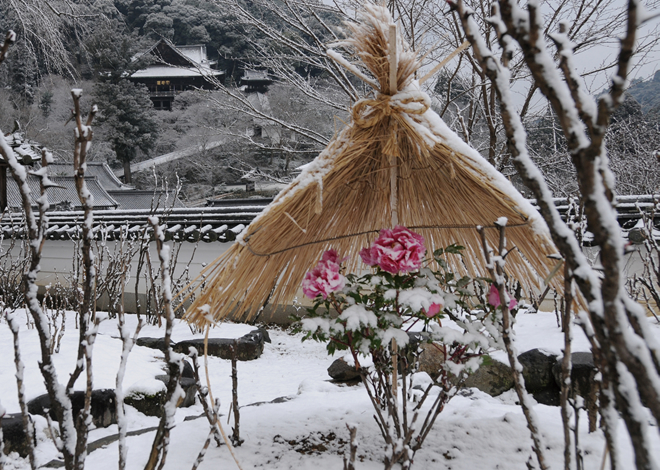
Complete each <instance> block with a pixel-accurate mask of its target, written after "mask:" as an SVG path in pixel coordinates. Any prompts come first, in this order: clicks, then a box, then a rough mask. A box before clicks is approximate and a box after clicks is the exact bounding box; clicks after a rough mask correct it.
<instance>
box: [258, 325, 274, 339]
mask: <svg viewBox="0 0 660 470" xmlns="http://www.w3.org/2000/svg"><path fill="white" fill-rule="evenodd" d="M256 331H258V332H259V333H261V334H262V336H263V337H264V341H265V342H266V343H272V341H271V340H270V335H269V334H268V330H267V329H266V328H264V327H263V326H260V327H258V328H257V330H256Z"/></svg>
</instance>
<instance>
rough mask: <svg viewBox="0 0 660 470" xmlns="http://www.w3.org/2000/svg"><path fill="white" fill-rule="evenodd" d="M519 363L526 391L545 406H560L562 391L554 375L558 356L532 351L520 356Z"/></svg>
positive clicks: (538, 350) (537, 350)
mask: <svg viewBox="0 0 660 470" xmlns="http://www.w3.org/2000/svg"><path fill="white" fill-rule="evenodd" d="M518 361H520V364H521V365H522V367H523V377H524V379H525V389H526V390H527V391H528V392H529V393H531V394H532V396H533V397H534V399H535V400H536V401H537V402H539V403H541V404H543V405H549V406H559V395H560V393H561V389H560V388H559V387H558V386H557V383H556V382H555V378H554V375H553V367H554V366H555V364H556V363H557V356H556V355H554V354H546V353H545V352H543V351H541V350H540V349H531V350H529V351H526V352H524V353H522V354H521V355H519V356H518Z"/></svg>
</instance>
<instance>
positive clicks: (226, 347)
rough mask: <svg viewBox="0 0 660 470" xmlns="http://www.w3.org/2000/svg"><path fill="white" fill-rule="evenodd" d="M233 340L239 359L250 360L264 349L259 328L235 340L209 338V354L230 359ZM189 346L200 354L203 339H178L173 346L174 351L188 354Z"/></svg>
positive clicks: (202, 347)
mask: <svg viewBox="0 0 660 470" xmlns="http://www.w3.org/2000/svg"><path fill="white" fill-rule="evenodd" d="M234 341H237V346H238V347H237V351H236V359H237V360H239V361H252V360H254V359H257V358H259V357H260V356H261V353H263V351H264V341H265V337H264V334H263V333H262V332H261V331H259V330H254V331H251V332H250V333H248V334H246V335H244V336H241V337H240V338H237V339H236V340H234V339H231V338H209V343H208V354H209V356H216V357H220V358H222V359H231V357H232V347H233V345H234ZM191 346H192V347H194V348H197V351H198V352H199V354H200V355H201V354H203V353H204V340H203V339H191V340H184V341H179V342H178V343H176V345H175V346H174V351H176V352H179V353H183V354H188V349H189V348H190V347H191Z"/></svg>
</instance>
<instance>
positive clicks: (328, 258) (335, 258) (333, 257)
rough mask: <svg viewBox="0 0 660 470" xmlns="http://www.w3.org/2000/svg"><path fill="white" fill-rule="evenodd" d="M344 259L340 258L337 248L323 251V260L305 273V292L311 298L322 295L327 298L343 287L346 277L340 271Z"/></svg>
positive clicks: (303, 287)
mask: <svg viewBox="0 0 660 470" xmlns="http://www.w3.org/2000/svg"><path fill="white" fill-rule="evenodd" d="M344 259H345V258H344ZM342 261H344V260H343V259H339V255H338V254H337V252H336V251H335V250H328V251H326V252H325V253H323V256H322V257H321V261H319V262H318V264H317V265H316V266H315V267H314V269H312V270H311V271H309V272H308V273H307V274H305V278H304V279H303V282H302V289H303V293H304V294H305V295H306V296H307V297H309V298H310V299H315V298H316V297H317V296H319V295H321V296H322V297H323V300H325V299H327V298H328V295H330V293H332V292H336V291H338V290H341V289H343V288H344V284H345V283H346V278H345V277H344V276H342V275H341V274H340V273H339V269H340V263H341V262H342Z"/></svg>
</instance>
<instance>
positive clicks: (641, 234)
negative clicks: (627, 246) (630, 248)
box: [628, 227, 646, 245]
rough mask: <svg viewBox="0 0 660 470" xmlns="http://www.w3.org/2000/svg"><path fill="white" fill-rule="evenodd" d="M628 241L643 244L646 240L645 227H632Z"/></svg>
mask: <svg viewBox="0 0 660 470" xmlns="http://www.w3.org/2000/svg"><path fill="white" fill-rule="evenodd" d="M628 241H629V242H630V243H632V244H634V245H641V244H642V243H644V241H646V232H645V230H644V229H643V228H638V227H635V228H632V229H630V231H629V232H628Z"/></svg>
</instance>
